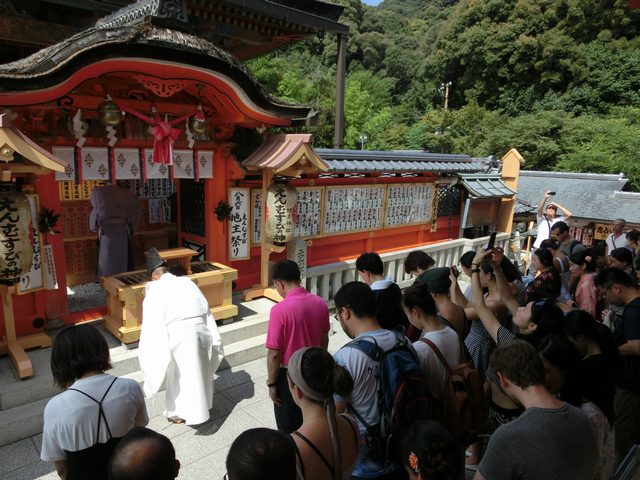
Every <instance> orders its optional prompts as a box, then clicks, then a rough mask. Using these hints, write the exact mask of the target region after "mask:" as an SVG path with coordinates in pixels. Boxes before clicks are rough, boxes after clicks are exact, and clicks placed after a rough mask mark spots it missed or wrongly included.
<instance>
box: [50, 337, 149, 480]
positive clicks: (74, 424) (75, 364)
mask: <svg viewBox="0 0 640 480" xmlns="http://www.w3.org/2000/svg"><path fill="white" fill-rule="evenodd" d="M110 368H111V362H110V359H109V347H108V346H107V341H106V340H105V339H104V337H103V336H102V334H101V333H100V332H99V331H98V329H97V328H96V327H94V326H92V325H77V326H74V327H68V328H66V329H64V330H62V331H61V332H60V333H58V335H57V336H56V338H55V340H54V342H53V348H52V350H51V372H52V373H53V380H54V382H55V383H56V384H57V385H58V386H59V387H60V388H63V389H65V390H64V392H62V393H59V394H58V395H56V396H55V397H53V398H52V399H51V400H49V402H48V403H47V406H46V407H45V409H44V429H43V432H42V450H41V452H40V458H42V460H44V461H45V462H53V464H54V467H55V469H56V472H58V475H59V476H60V478H63V479H66V480H84V479H87V478H92V479H104V480H106V478H107V465H108V462H109V458H110V457H111V454H112V453H113V450H114V448H115V446H116V444H117V443H118V441H119V440H120V439H121V438H122V437H124V436H125V435H126V434H127V433H128V432H129V431H130V430H131V429H132V428H133V427H136V426H144V425H146V424H147V422H148V421H149V418H148V417H147V408H146V406H145V403H144V397H143V395H142V390H140V386H139V385H138V383H137V382H136V381H135V380H131V379H126V378H118V377H114V376H113V375H109V374H107V373H105V371H106V370H108V369H110ZM107 419H108V421H107Z"/></svg>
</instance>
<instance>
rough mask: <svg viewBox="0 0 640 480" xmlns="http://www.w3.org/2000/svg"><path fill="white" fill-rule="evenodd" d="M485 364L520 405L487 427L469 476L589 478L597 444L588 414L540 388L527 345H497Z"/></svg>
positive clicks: (541, 377)
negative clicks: (517, 413) (521, 409)
mask: <svg viewBox="0 0 640 480" xmlns="http://www.w3.org/2000/svg"><path fill="white" fill-rule="evenodd" d="M491 369H492V370H493V371H494V372H495V374H496V376H497V379H498V381H499V383H500V387H501V388H502V390H503V391H504V392H505V393H506V395H508V396H509V397H510V398H512V399H514V401H516V402H517V403H519V404H520V405H523V406H524V407H525V411H524V413H523V414H522V415H520V417H518V418H517V419H515V420H513V421H511V422H509V423H508V424H506V425H502V426H501V427H500V428H498V429H497V430H496V431H495V432H494V433H493V435H492V436H491V439H490V440H489V444H488V446H487V450H486V452H485V454H484V456H483V457H482V461H481V462H480V465H479V466H478V471H477V472H476V474H475V476H474V479H475V480H482V479H487V480H489V479H497V478H499V479H504V480H510V479H514V480H515V479H520V478H531V479H534V478H535V479H543V478H544V479H547V478H548V479H554V480H575V479H590V478H593V475H594V473H595V469H596V464H597V461H598V449H597V443H596V439H595V436H594V433H593V430H592V427H591V424H590V422H589V419H588V417H587V415H586V414H584V413H583V412H581V411H580V410H579V409H578V408H576V407H573V406H571V405H569V404H567V403H565V402H563V401H561V400H558V399H556V398H554V397H553V395H551V394H550V393H549V391H548V390H547V389H546V388H545V386H544V382H545V371H544V365H543V363H542V359H541V358H540V356H539V355H538V352H537V351H536V349H535V348H534V347H533V345H530V344H529V343H528V342H508V343H506V344H504V345H501V346H499V347H498V348H497V349H495V350H494V352H493V354H492V356H491Z"/></svg>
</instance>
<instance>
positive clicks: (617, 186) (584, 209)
mask: <svg viewBox="0 0 640 480" xmlns="http://www.w3.org/2000/svg"><path fill="white" fill-rule="evenodd" d="M628 184H629V179H627V178H626V177H625V176H624V175H623V174H620V175H606V174H600V173H567V172H533V171H527V170H523V171H521V172H520V179H519V181H518V195H517V199H518V202H517V203H516V214H517V213H525V212H526V211H532V212H534V213H535V210H536V208H537V206H538V202H539V201H540V199H541V198H542V195H543V194H544V192H545V191H547V190H553V191H555V192H557V193H556V196H555V197H552V199H551V201H552V202H558V203H559V204H560V205H562V206H563V207H565V208H568V209H569V210H570V211H571V213H572V214H573V216H574V217H576V218H584V219H589V220H606V221H609V220H612V219H614V218H624V219H625V220H626V221H627V222H630V223H640V193H634V192H623V191H622V190H623V189H624V188H627V187H628ZM527 205H530V207H528V206H527Z"/></svg>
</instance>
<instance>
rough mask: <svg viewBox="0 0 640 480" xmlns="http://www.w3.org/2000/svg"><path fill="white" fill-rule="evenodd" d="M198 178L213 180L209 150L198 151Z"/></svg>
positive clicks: (211, 156)
mask: <svg viewBox="0 0 640 480" xmlns="http://www.w3.org/2000/svg"><path fill="white" fill-rule="evenodd" d="M198 176H199V177H200V178H213V152H212V151H211V150H198Z"/></svg>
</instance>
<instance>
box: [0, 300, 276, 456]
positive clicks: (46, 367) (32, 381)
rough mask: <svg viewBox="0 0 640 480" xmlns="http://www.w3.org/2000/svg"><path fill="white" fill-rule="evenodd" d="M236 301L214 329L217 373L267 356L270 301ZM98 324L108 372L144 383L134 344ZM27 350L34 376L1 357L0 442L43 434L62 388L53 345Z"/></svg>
mask: <svg viewBox="0 0 640 480" xmlns="http://www.w3.org/2000/svg"><path fill="white" fill-rule="evenodd" d="M234 303H235V304H236V305H238V316H237V317H235V318H234V321H233V322H229V323H227V322H226V321H225V323H226V324H224V325H222V326H220V325H219V327H218V328H219V330H220V336H221V337H222V343H223V345H224V351H225V358H224V360H223V362H222V364H221V365H220V368H219V369H218V370H219V371H220V370H224V369H227V368H230V367H234V366H237V365H241V364H243V363H247V362H250V361H252V360H256V359H258V358H261V357H264V356H265V355H266V350H265V348H264V343H265V339H266V332H267V321H268V318H269V310H270V309H271V306H272V305H273V302H271V301H270V300H267V299H265V298H259V299H256V300H252V301H250V302H240V299H239V297H238V298H236V299H234ZM100 323H101V322H100V321H99V322H97V323H96V325H97V326H98V327H99V328H100V329H101V331H102V332H103V335H104V336H105V338H106V339H107V343H108V344H109V347H110V348H109V350H110V352H111V362H112V365H113V369H112V370H110V371H109V373H110V374H112V375H117V376H120V377H125V378H131V379H134V380H136V381H138V382H139V383H142V372H141V371H140V365H139V363H138V356H137V350H136V348H128V347H125V346H123V345H122V344H120V342H119V341H118V340H117V339H116V338H115V337H113V336H111V334H109V333H108V332H107V331H106V330H105V329H104V328H103V327H102V326H101V325H100ZM28 354H29V357H30V358H31V361H32V363H33V371H34V375H33V377H31V378H28V379H25V380H18V378H17V376H16V375H15V373H14V371H13V367H12V365H11V363H10V361H9V359H8V358H7V356H3V357H0V446H3V445H7V444H10V443H13V442H17V441H19V440H22V439H24V438H28V437H31V436H34V435H37V434H39V433H41V432H42V418H43V412H44V407H45V405H46V404H47V402H48V401H49V399H50V398H51V397H53V396H54V395H56V394H57V393H59V392H60V390H59V388H58V387H56V386H55V385H54V384H53V377H52V374H51V369H50V362H49V359H50V356H51V349H50V348H45V349H39V350H30V351H29V352H28Z"/></svg>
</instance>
